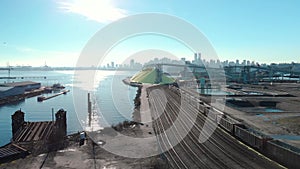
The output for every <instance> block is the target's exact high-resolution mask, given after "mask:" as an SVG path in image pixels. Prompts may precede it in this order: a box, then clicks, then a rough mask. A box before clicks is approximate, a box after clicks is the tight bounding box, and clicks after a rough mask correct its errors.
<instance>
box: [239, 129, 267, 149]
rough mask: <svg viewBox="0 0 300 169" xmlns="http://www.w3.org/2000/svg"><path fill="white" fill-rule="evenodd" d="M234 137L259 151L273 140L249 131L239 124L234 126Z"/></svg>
mask: <svg viewBox="0 0 300 169" xmlns="http://www.w3.org/2000/svg"><path fill="white" fill-rule="evenodd" d="M234 136H236V137H237V138H238V139H240V140H242V141H243V142H245V143H246V144H248V145H250V146H251V147H253V148H256V149H258V150H262V149H263V147H264V145H265V143H266V142H267V141H268V140H271V138H269V137H266V136H264V135H261V134H259V133H257V132H254V131H250V130H247V129H246V128H244V127H243V126H241V125H237V124H235V125H234Z"/></svg>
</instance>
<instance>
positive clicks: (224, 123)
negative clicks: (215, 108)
mask: <svg viewBox="0 0 300 169" xmlns="http://www.w3.org/2000/svg"><path fill="white" fill-rule="evenodd" d="M234 125H239V126H242V128H245V126H244V125H242V124H240V122H238V121H236V120H234V119H232V118H231V117H229V116H226V115H223V117H222V118H221V119H220V120H219V126H220V127H222V128H223V129H224V130H226V131H228V132H229V133H230V134H231V135H234Z"/></svg>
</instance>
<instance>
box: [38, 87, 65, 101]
mask: <svg viewBox="0 0 300 169" xmlns="http://www.w3.org/2000/svg"><path fill="white" fill-rule="evenodd" d="M68 92H70V90H63V91H62V92H60V93H57V94H54V95H52V96H48V97H45V96H39V97H38V98H37V101H38V102H42V101H44V100H48V99H51V98H54V97H57V96H60V95H62V94H67V93H68Z"/></svg>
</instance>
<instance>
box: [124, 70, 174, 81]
mask: <svg viewBox="0 0 300 169" xmlns="http://www.w3.org/2000/svg"><path fill="white" fill-rule="evenodd" d="M130 82H132V83H150V84H170V83H174V82H175V79H174V78H172V77H171V76H169V75H168V74H166V73H163V72H161V71H160V70H159V69H157V68H146V69H143V70H142V71H140V72H138V73H137V74H135V75H134V76H133V77H132V78H131V79H130Z"/></svg>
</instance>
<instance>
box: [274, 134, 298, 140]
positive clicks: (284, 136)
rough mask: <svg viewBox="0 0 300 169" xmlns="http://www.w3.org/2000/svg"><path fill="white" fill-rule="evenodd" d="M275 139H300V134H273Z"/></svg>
mask: <svg viewBox="0 0 300 169" xmlns="http://www.w3.org/2000/svg"><path fill="white" fill-rule="evenodd" d="M271 137H272V138H274V139H283V140H300V135H271Z"/></svg>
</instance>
